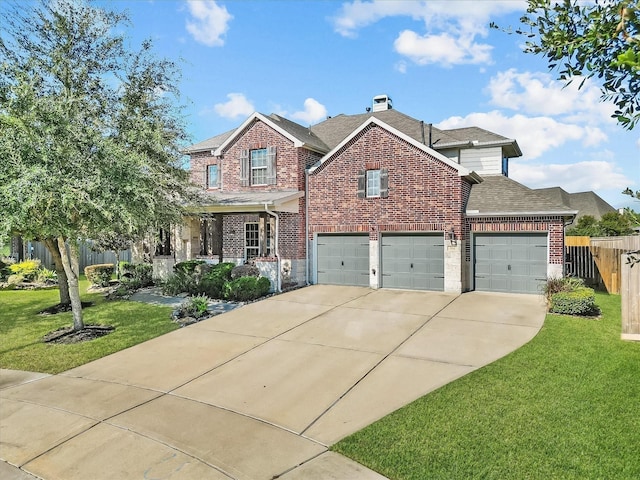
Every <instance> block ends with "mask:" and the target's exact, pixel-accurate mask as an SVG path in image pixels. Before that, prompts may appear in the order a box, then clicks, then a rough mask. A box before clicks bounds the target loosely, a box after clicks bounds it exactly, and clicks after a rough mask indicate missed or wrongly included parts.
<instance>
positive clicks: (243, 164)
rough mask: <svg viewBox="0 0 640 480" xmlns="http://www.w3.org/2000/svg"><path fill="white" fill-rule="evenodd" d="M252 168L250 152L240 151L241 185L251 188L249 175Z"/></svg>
mask: <svg viewBox="0 0 640 480" xmlns="http://www.w3.org/2000/svg"><path fill="white" fill-rule="evenodd" d="M250 172H251V168H250V165H249V150H241V151H240V185H242V186H243V187H248V186H249V174H250Z"/></svg>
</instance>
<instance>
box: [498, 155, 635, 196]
mask: <svg viewBox="0 0 640 480" xmlns="http://www.w3.org/2000/svg"><path fill="white" fill-rule="evenodd" d="M509 176H510V177H511V178H513V179H514V180H516V181H518V182H521V183H523V184H525V185H526V186H528V187H529V188H544V187H555V186H560V187H562V188H564V189H565V190H566V191H568V192H570V193H576V192H585V191H591V190H603V189H617V190H620V191H622V190H624V189H625V188H626V186H627V185H629V183H630V179H629V178H627V177H626V176H625V175H624V174H622V173H621V172H620V171H619V168H618V167H617V165H616V164H615V163H613V162H608V161H604V160H590V161H583V162H577V163H571V164H546V163H545V164H544V165H539V164H538V165H535V164H530V163H525V164H523V163H520V162H512V163H510V165H509Z"/></svg>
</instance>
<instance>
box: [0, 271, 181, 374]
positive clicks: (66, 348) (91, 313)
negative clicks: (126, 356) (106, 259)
mask: <svg viewBox="0 0 640 480" xmlns="http://www.w3.org/2000/svg"><path fill="white" fill-rule="evenodd" d="M88 286H89V284H88V282H87V281H86V280H83V281H81V284H80V291H81V292H86V290H87V287H88ZM58 301H59V294H58V290H57V289H54V290H11V291H0V306H1V307H0V368H9V369H15V370H29V371H33V372H45V373H59V372H63V371H65V370H68V369H70V368H73V367H77V366H78V365H82V364H84V363H87V362H90V361H92V360H96V359H98V358H101V357H104V356H105V355H109V354H111V353H114V352H117V351H119V350H122V349H124V348H127V347H130V346H132V345H136V344H138V343H141V342H144V341H146V340H149V339H151V338H154V337H157V336H159V335H162V334H164V333H167V332H170V331H171V330H175V329H176V328H178V325H177V324H175V323H174V322H172V321H171V318H170V314H171V308H170V307H159V306H155V305H147V304H143V303H138V302H127V301H110V302H108V301H106V300H105V299H104V297H103V296H102V295H101V294H83V295H82V301H83V302H87V301H91V302H94V303H95V305H94V306H92V307H88V308H85V309H84V322H85V323H86V324H103V325H112V326H114V327H116V328H115V330H114V331H113V332H112V333H110V334H109V335H106V336H104V337H101V338H98V339H95V340H91V341H88V342H82V343H77V344H72V345H56V344H45V343H43V342H42V337H43V336H44V335H46V334H47V333H49V332H51V331H53V330H57V329H58V328H60V327H66V326H70V325H72V323H73V322H72V319H71V313H70V312H69V313H61V314H58V315H51V316H40V315H37V312H39V311H40V310H42V309H44V308H46V307H50V306H52V305H55V304H56V303H58Z"/></svg>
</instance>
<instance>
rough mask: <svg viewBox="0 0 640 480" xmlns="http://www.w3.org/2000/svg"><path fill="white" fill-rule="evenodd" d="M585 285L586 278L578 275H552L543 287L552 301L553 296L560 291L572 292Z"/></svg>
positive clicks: (546, 295) (548, 299)
mask: <svg viewBox="0 0 640 480" xmlns="http://www.w3.org/2000/svg"><path fill="white" fill-rule="evenodd" d="M583 286H584V280H583V279H581V278H578V277H552V278H548V279H547V282H546V283H545V284H544V285H543V287H542V292H543V293H544V296H545V297H546V299H547V302H550V301H551V297H552V296H553V295H554V294H556V293H559V292H570V291H572V290H575V289H576V288H580V287H583Z"/></svg>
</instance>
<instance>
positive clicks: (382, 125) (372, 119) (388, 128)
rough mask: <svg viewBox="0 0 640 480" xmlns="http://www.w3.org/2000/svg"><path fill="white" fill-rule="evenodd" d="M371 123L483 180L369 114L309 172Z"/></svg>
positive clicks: (469, 176)
mask: <svg viewBox="0 0 640 480" xmlns="http://www.w3.org/2000/svg"><path fill="white" fill-rule="evenodd" d="M371 125H377V126H378V127H380V128H383V129H385V130H386V131H388V132H389V133H391V134H393V135H395V136H397V137H399V138H401V139H402V140H404V141H406V142H408V143H409V144H411V145H413V146H414V147H416V148H418V149H420V150H422V151H423V152H425V153H428V154H429V155H431V156H432V157H435V158H436V159H438V160H440V161H441V162H442V163H444V164H446V165H448V166H449V167H451V168H453V169H455V170H457V172H458V175H459V176H461V177H465V178H466V179H467V180H468V181H469V182H471V183H474V182H481V181H482V179H481V178H480V177H479V176H478V174H476V173H475V172H471V171H470V170H469V169H468V168H466V167H463V166H462V165H460V164H459V163H457V162H454V161H453V160H451V159H450V158H448V157H446V156H444V155H442V154H441V153H439V152H437V151H435V150H433V149H432V148H429V147H428V146H427V145H425V144H424V143H422V142H418V141H416V140H415V139H413V138H412V137H410V136H408V135H406V134H405V133H403V132H401V131H400V130H398V129H396V128H394V127H392V126H391V125H388V124H386V123H385V122H383V121H382V120H380V119H379V118H377V117H375V116H369V117H368V118H366V119H365V121H364V122H362V124H361V125H360V126H359V127H358V128H356V129H354V130H353V131H352V132H351V134H350V135H348V136H347V137H345V138H344V139H343V140H342V141H341V142H340V143H339V144H337V145H336V146H335V147H334V148H332V149H331V151H330V152H329V153H327V154H326V155H325V156H324V157H322V158H321V159H320V161H319V162H318V164H317V165H315V166H314V167H312V168H310V169H309V173H311V174H312V173H313V172H314V171H316V170H317V169H318V168H320V167H321V166H322V165H323V164H325V163H326V162H327V161H329V160H330V159H331V157H333V156H334V155H335V153H336V152H338V151H339V150H340V149H341V148H342V147H343V146H345V145H346V144H347V143H349V141H350V140H351V139H352V138H354V137H356V136H357V135H358V134H359V133H360V132H362V131H363V130H364V129H365V128H367V127H369V126H371Z"/></svg>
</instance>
